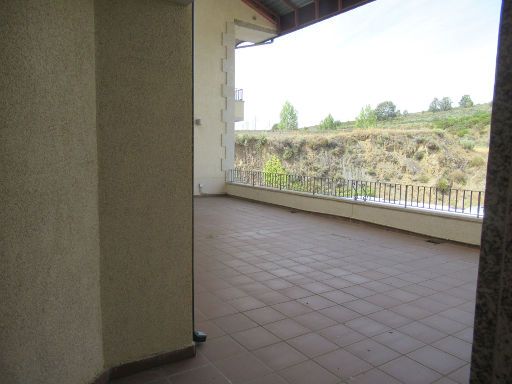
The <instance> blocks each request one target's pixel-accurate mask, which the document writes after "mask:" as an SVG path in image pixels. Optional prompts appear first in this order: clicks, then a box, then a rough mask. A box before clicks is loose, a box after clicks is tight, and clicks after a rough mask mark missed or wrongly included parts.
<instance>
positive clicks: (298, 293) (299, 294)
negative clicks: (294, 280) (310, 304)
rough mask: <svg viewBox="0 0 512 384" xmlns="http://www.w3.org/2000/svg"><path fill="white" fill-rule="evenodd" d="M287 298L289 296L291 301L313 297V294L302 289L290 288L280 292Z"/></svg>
mask: <svg viewBox="0 0 512 384" xmlns="http://www.w3.org/2000/svg"><path fill="white" fill-rule="evenodd" d="M279 292H280V293H282V294H283V295H285V296H288V297H289V298H290V299H301V298H303V297H308V296H311V295H312V294H313V293H312V292H310V291H308V290H306V289H304V288H300V287H296V286H293V287H290V288H284V289H280V290H279Z"/></svg>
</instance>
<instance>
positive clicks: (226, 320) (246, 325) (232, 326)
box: [214, 313, 258, 333]
mask: <svg viewBox="0 0 512 384" xmlns="http://www.w3.org/2000/svg"><path fill="white" fill-rule="evenodd" d="M214 323H215V325H217V326H218V327H219V328H221V329H222V330H223V331H225V332H227V333H233V332H239V331H243V330H246V329H250V328H254V327H257V326H258V324H256V323H255V322H254V321H252V320H251V319H249V318H248V317H247V316H245V315H243V314H241V313H237V314H235V315H228V316H224V317H220V318H218V319H215V320H214Z"/></svg>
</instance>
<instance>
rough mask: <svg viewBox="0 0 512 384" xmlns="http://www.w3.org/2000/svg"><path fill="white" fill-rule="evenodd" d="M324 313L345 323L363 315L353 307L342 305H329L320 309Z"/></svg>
mask: <svg viewBox="0 0 512 384" xmlns="http://www.w3.org/2000/svg"><path fill="white" fill-rule="evenodd" d="M318 312H319V313H321V314H322V315H325V316H327V317H329V318H331V319H333V320H334V321H337V322H338V323H345V322H346V321H350V320H353V319H356V318H358V317H361V314H360V313H357V312H355V311H352V310H351V309H348V308H345V307H342V306H341V305H335V306H333V307H328V308H324V309H321V310H320V311H318Z"/></svg>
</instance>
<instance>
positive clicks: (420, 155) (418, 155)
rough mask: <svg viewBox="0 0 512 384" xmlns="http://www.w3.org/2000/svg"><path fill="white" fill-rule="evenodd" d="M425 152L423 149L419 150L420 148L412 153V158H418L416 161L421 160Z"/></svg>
mask: <svg viewBox="0 0 512 384" xmlns="http://www.w3.org/2000/svg"><path fill="white" fill-rule="evenodd" d="M425 154H426V153H425V151H421V150H420V151H418V152H416V153H415V154H414V158H415V159H416V160H418V161H421V160H423V158H424V157H425Z"/></svg>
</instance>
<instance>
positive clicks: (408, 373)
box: [379, 356, 441, 384]
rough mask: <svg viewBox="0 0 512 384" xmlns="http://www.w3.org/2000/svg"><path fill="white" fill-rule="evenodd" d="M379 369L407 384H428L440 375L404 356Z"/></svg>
mask: <svg viewBox="0 0 512 384" xmlns="http://www.w3.org/2000/svg"><path fill="white" fill-rule="evenodd" d="M379 369H381V370H383V371H384V372H386V373H387V374H388V375H391V376H393V377H394V378H396V379H398V380H400V381H401V382H403V383H407V384H430V383H432V382H434V381H435V380H437V379H439V378H441V375H440V374H439V373H437V372H436V371H433V370H431V369H429V368H427V367H424V366H423V365H421V364H419V363H417V362H415V361H414V360H411V359H410V358H408V357H406V356H402V357H399V358H398V359H395V360H392V361H390V362H388V363H386V364H384V365H382V366H380V367H379Z"/></svg>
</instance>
